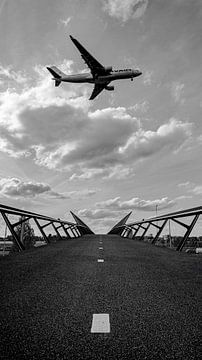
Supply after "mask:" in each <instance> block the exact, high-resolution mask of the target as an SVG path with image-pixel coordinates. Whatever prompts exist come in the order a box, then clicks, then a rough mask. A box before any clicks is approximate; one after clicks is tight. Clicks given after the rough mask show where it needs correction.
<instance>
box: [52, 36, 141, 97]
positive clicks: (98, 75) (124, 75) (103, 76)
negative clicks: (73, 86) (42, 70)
mask: <svg viewBox="0 0 202 360" xmlns="http://www.w3.org/2000/svg"><path fill="white" fill-rule="evenodd" d="M70 39H71V40H72V42H73V43H74V45H75V46H76V47H77V49H78V50H79V51H80V53H81V57H82V58H83V60H84V61H85V63H86V64H87V66H88V67H89V69H90V72H89V73H82V74H76V75H66V74H65V73H63V72H62V71H61V70H59V69H58V68H57V67H56V66H50V67H47V69H48V71H50V73H51V75H52V76H53V78H52V79H53V80H54V81H55V86H59V85H60V84H61V82H70V83H90V84H94V89H93V92H92V94H91V96H90V98H89V100H93V99H95V97H96V96H97V95H98V94H100V93H101V91H102V90H104V89H105V90H108V91H113V90H114V86H109V84H110V82H111V81H114V80H121V79H131V81H133V78H134V77H137V76H140V75H141V74H142V72H141V71H140V70H139V69H136V70H133V69H124V70H113V69H112V66H103V65H102V64H100V62H98V61H97V60H96V59H95V58H94V57H93V56H92V55H91V54H90V53H89V52H88V51H87V50H86V49H85V48H84V47H83V46H82V45H81V44H80V43H79V41H78V40H76V39H75V38H73V36H71V35H70Z"/></svg>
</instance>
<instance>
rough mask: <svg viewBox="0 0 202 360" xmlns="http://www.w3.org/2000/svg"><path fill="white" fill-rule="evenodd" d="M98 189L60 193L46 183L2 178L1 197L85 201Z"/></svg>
mask: <svg viewBox="0 0 202 360" xmlns="http://www.w3.org/2000/svg"><path fill="white" fill-rule="evenodd" d="M97 192H98V189H82V190H75V191H69V192H64V193H59V192H56V191H54V190H52V189H51V187H50V185H48V184H46V183H40V182H34V181H23V180H21V179H18V178H1V179H0V195H3V196H6V197H8V198H13V199H14V198H16V199H18V198H21V199H22V198H36V197H38V196H43V197H45V198H46V199H59V200H63V199H76V200H80V199H84V198H88V197H91V196H94V195H95V194H96V193H97Z"/></svg>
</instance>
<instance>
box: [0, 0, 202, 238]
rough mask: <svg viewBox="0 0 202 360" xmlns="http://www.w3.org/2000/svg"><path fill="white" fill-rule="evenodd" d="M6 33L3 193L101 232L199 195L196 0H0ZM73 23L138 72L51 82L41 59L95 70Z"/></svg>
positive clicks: (1, 64)
mask: <svg viewBox="0 0 202 360" xmlns="http://www.w3.org/2000/svg"><path fill="white" fill-rule="evenodd" d="M0 33H1V37H0V48H1V57H0V203H1V204H5V205H10V206H14V207H19V208H21V209H26V210H30V211H34V212H38V213H41V214H45V215H50V216H54V217H57V218H58V217H60V218H62V219H66V220H71V221H72V218H71V216H70V214H69V211H70V210H72V211H73V212H75V213H76V214H77V215H78V216H79V217H81V219H82V220H83V221H84V222H86V223H87V224H88V226H90V227H91V228H92V230H93V231H95V232H97V233H106V232H107V231H109V230H110V229H111V228H112V226H114V224H115V223H116V222H118V221H119V220H120V219H121V218H123V217H124V216H125V215H126V214H128V213H129V212H130V211H132V215H131V217H130V222H132V221H136V220H139V219H142V218H145V219H146V218H147V217H150V216H155V214H156V210H157V213H158V215H161V214H165V213H168V212H173V211H177V210H180V209H187V208H191V207H195V206H200V205H201V200H202V165H201V154H202V118H201V113H202V77H201V74H202V62H201V59H202V36H201V34H202V2H201V0H169V1H164V0H125V1H124V0H58V1H55V0H35V1H32V0H0ZM70 34H71V35H72V36H73V37H75V38H76V39H77V40H79V41H80V42H81V43H82V45H83V46H84V47H86V48H87V50H88V51H89V52H90V53H92V55H94V57H96V59H97V60H98V61H99V62H100V63H102V64H103V65H104V66H110V65H112V66H113V69H124V68H134V69H137V68H138V69H140V70H141V71H142V75H141V76H140V77H137V78H135V79H134V81H133V82H132V81H130V80H121V81H116V82H114V83H112V84H113V85H114V87H115V90H114V91H110V92H109V91H103V92H102V93H101V94H100V95H99V96H98V97H97V98H96V99H95V100H93V101H89V100H88V98H89V96H90V94H91V92H92V88H93V85H91V84H67V83H62V84H61V85H60V86H59V87H54V81H53V80H52V79H51V76H50V73H49V72H48V71H47V69H46V66H51V65H56V66H57V67H58V68H60V69H61V70H62V71H63V72H65V73H66V74H74V73H77V72H81V71H87V70H88V69H87V67H86V64H85V63H84V62H83V60H82V58H81V56H80V54H79V52H78V50H77V49H76V47H75V46H74V44H73V43H72V42H71V40H70V38H69V35H70ZM0 225H1V229H3V226H4V225H3V221H2V219H1V220H0ZM198 231H199V232H200V234H201V235H202V220H201V219H200V220H199V222H198Z"/></svg>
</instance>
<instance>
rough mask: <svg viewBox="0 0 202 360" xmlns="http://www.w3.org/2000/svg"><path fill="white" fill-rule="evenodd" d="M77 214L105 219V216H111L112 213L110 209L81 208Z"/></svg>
mask: <svg viewBox="0 0 202 360" xmlns="http://www.w3.org/2000/svg"><path fill="white" fill-rule="evenodd" d="M78 215H79V216H81V217H86V218H89V219H105V218H112V217H113V214H112V213H111V211H110V210H104V209H96V210H88V209H83V210H79V212H78Z"/></svg>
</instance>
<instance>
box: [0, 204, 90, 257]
mask: <svg viewBox="0 0 202 360" xmlns="http://www.w3.org/2000/svg"><path fill="white" fill-rule="evenodd" d="M0 213H1V215H2V217H3V220H4V221H5V224H6V226H7V227H8V229H9V231H10V233H11V235H12V238H13V242H14V243H15V244H16V246H17V248H18V250H19V251H22V250H25V246H24V244H23V241H22V239H21V238H20V236H19V235H18V234H17V232H16V231H15V228H16V227H17V226H19V225H22V224H23V223H24V222H26V221H28V220H31V219H33V220H34V222H35V224H36V226H37V228H38V229H39V231H40V233H41V235H42V237H43V239H44V241H45V242H46V243H47V244H48V243H50V239H49V237H48V236H47V235H46V233H45V230H44V229H45V228H46V227H47V226H49V225H52V227H53V230H54V232H55V233H56V235H57V237H58V238H59V239H62V238H63V237H62V235H61V234H60V232H59V229H62V230H63V232H64V234H65V236H66V237H67V238H68V239H69V238H76V237H80V236H83V235H85V234H93V231H92V230H91V229H90V228H89V227H88V226H87V225H86V224H85V223H84V222H83V221H82V220H81V219H79V218H78V216H76V215H75V214H74V213H72V212H71V214H72V216H73V217H74V219H75V221H76V222H75V223H73V222H69V221H66V220H62V219H59V218H58V219H57V218H53V217H50V216H46V215H41V214H37V213H34V212H31V211H26V210H21V209H18V208H14V207H11V206H6V205H3V204H0ZM9 215H15V216H18V217H20V219H18V221H15V222H13V221H11V220H10V219H9ZM41 221H43V224H42V223H41ZM44 222H45V223H44Z"/></svg>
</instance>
